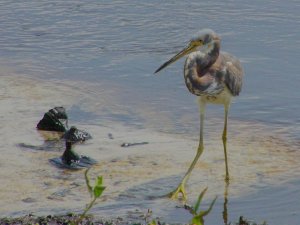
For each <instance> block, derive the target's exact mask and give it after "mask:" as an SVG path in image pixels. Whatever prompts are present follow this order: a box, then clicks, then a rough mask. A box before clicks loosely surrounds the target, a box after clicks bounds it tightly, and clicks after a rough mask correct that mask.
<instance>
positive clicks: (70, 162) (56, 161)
mask: <svg viewBox="0 0 300 225" xmlns="http://www.w3.org/2000/svg"><path fill="white" fill-rule="evenodd" d="M72 144H73V143H72V142H71V141H68V140H67V141H66V149H65V151H64V153H63V155H62V156H61V157H58V158H53V159H50V160H49V161H50V163H51V164H53V165H55V166H57V167H59V168H65V169H82V168H88V167H91V166H92V165H94V164H96V163H97V161H96V160H94V159H92V158H90V157H88V156H84V155H78V154H77V153H76V152H74V150H73V148H72Z"/></svg>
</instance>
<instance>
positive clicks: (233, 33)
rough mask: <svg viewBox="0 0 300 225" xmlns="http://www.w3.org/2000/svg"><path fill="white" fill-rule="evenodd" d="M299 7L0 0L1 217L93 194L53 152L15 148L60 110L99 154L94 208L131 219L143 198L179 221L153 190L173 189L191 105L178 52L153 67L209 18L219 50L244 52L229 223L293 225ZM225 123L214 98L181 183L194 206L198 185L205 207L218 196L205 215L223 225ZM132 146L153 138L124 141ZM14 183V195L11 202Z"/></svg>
mask: <svg viewBox="0 0 300 225" xmlns="http://www.w3.org/2000/svg"><path fill="white" fill-rule="evenodd" d="M299 8H300V4H299V3H298V1H292V0H290V1H285V2H282V1H279V0H278V1H275V0H274V1H264V2H263V3H262V2H261V1H254V2H253V1H252V2H251V3H246V2H236V1H227V2H223V1H214V2H211V1H207V2H202V3H199V2H198V1H189V2H188V3H185V2H169V3H161V2H159V1H157V2H153V1H152V2H151V3H149V2H147V1H137V2H133V1H131V2H130V3H128V2H125V1H124V2H123V1H114V2H105V1H103V2H98V1H90V2H89V3H86V2H81V1H72V2H61V1H52V2H48V1H31V2H30V3H26V4H24V3H22V2H11V1H2V2H1V7H0V18H1V23H0V31H1V38H0V53H1V54H0V59H1V63H0V66H1V67H0V76H1V78H0V79H1V84H0V85H1V92H0V104H1V124H2V126H1V128H0V132H1V136H2V138H3V140H4V141H3V144H2V145H1V147H0V151H1V154H2V155H3V156H2V157H1V161H0V166H1V172H0V180H1V192H0V196H1V198H0V200H1V204H0V205H1V207H0V212H1V214H5V215H20V214H22V213H26V212H29V211H37V212H39V213H46V212H61V211H62V210H66V211H69V210H79V209H81V208H82V206H83V205H84V204H85V202H86V201H85V200H87V199H88V195H87V193H86V190H85V187H84V181H83V174H82V172H80V171H79V172H70V171H63V170H59V169H57V168H54V167H52V166H50V165H49V164H48V159H49V158H53V157H57V156H58V152H57V151H48V152H41V151H34V150H32V149H23V148H20V147H19V144H20V143H26V144H31V145H36V146H40V145H42V144H43V143H44V140H45V139H47V138H49V137H48V136H47V135H49V134H47V135H46V136H47V137H45V134H44V133H38V132H37V131H36V130H35V125H36V123H37V122H38V121H39V119H41V117H42V115H43V113H45V112H46V111H47V110H48V109H50V108H51V107H54V106H58V105H63V106H65V107H66V108H67V110H68V114H69V116H70V121H71V123H73V125H78V127H80V128H85V129H86V130H88V131H89V132H90V133H91V134H92V135H93V136H94V139H93V140H92V141H89V142H87V143H86V144H84V145H81V146H78V147H76V150H77V151H79V152H82V153H84V154H86V155H89V156H92V157H94V158H95V159H97V160H98V161H100V162H101V163H100V164H99V166H96V167H95V168H94V170H93V172H92V174H94V175H96V174H103V176H104V178H105V182H107V186H108V190H107V193H106V194H105V196H104V202H103V204H99V206H98V207H96V208H95V209H94V212H95V214H100V215H103V216H109V215H116V216H117V215H121V214H124V215H125V216H128V215H129V214H130V215H132V214H133V215H135V214H137V216H138V215H139V213H140V212H136V211H135V210H136V209H139V210H141V212H144V211H146V209H147V208H148V207H150V208H153V211H154V213H155V214H156V215H159V216H161V217H162V218H164V219H165V220H166V221H173V222H184V221H187V219H188V218H189V216H188V215H187V213H186V212H184V210H183V209H176V208H175V207H174V206H175V205H180V204H179V203H177V202H170V201H169V200H167V199H155V200H153V199H152V200H149V196H148V195H149V193H151V195H152V192H154V195H156V194H157V193H158V194H161V193H166V192H167V191H169V190H170V189H171V188H172V187H174V186H175V185H176V183H177V182H178V181H179V179H180V177H181V176H182V175H183V173H184V172H185V170H186V168H187V167H188V164H189V163H190V161H191V159H192V158H193V157H194V153H195V148H196V146H197V141H198V129H199V119H198V107H197V105H196V101H195V97H194V96H192V95H190V94H189V93H188V91H187V90H186V88H185V85H184V81H183V79H182V66H183V60H182V61H180V62H178V63H176V64H174V65H172V66H171V67H169V68H168V69H167V70H165V71H163V72H162V73H161V74H160V75H159V76H154V75H153V72H154V71H155V69H157V67H158V66H159V65H161V63H162V62H164V61H165V60H166V59H168V58H169V57H170V56H171V55H172V54H174V53H175V52H176V51H178V50H180V49H181V48H182V47H183V46H184V45H185V44H186V41H187V40H189V38H190V37H191V35H192V34H193V33H195V32H196V31H197V30H198V29H201V28H204V27H210V28H212V29H214V30H215V31H217V32H218V33H219V34H220V35H221V36H222V48H223V50H225V51H228V52H231V53H233V54H235V55H236V56H238V57H239V58H240V59H241V61H242V63H243V66H244V69H245V74H246V76H245V81H244V86H243V91H242V94H241V96H239V97H238V98H237V99H236V100H235V102H234V104H233V105H232V108H231V112H230V121H229V136H228V141H229V148H230V153H229V160H230V172H231V174H232V176H233V181H232V183H231V184H230V186H229V190H228V192H229V195H228V206H227V207H228V216H229V218H228V221H236V220H237V219H238V216H239V215H240V214H242V215H244V216H246V217H247V216H248V217H250V218H253V219H255V220H261V221H262V220H267V221H270V224H295V223H296V222H297V221H299V218H300V213H299V211H300V209H299V205H300V204H299V202H300V200H299V197H298V196H297V194H296V193H297V191H299V189H300V187H299V182H298V181H297V179H299V174H300V173H299V172H300V171H299V168H298V162H299V156H300V152H299V150H298V149H299V137H300V135H299V134H300V132H299V125H300V120H299V111H300V104H299V101H300V97H299V94H298V83H299V81H300V80H299V79H300V78H299V76H298V67H299V66H298V64H297V59H298V58H299V50H300V49H299V48H300V47H299V46H300V45H299V40H300V39H299V37H300V29H299V28H300V26H299V25H300V15H299ZM175 18H176V19H175ZM222 118H223V109H222V108H221V107H219V106H211V107H209V109H208V113H207V122H206V124H205V152H204V154H203V157H201V160H200V162H201V163H198V165H197V166H198V167H197V168H196V169H195V170H197V172H194V173H193V175H192V177H191V179H190V182H189V186H188V192H189V196H190V201H192V199H196V197H197V195H198V193H199V191H200V190H202V189H203V188H204V187H206V186H208V187H209V190H208V193H207V196H206V198H205V199H206V200H207V204H208V203H209V200H211V199H212V198H213V197H214V196H215V195H218V196H219V198H218V200H217V203H216V206H215V209H214V210H213V212H212V213H211V215H209V216H208V217H207V224H221V223H222V220H223V219H222V210H223V200H222V199H223V198H224V196H223V193H224V182H223V176H224V171H223V167H224V163H223V154H222V152H223V150H222V144H221V140H220V138H219V137H220V136H221V131H222V124H223V121H222ZM109 133H111V134H112V135H113V136H114V139H113V140H112V139H109V137H108V134H109ZM52 138H53V137H52ZM141 141H148V142H149V145H145V146H136V147H132V148H128V149H123V148H121V147H120V145H121V144H122V143H123V142H141ZM58 146H59V143H58ZM8 159H9V161H8ZM137 172H139V173H137ZM294 180H296V181H294ZM12 190H13V191H14V198H11V199H7V198H6V196H7V195H8V194H9V193H11V191H12ZM274 196H278V197H277V198H276V197H274ZM26 199H27V200H26ZM2 203H3V204H2ZM128 211H130V212H133V213H130V212H128ZM179 211H180V213H178V212H179Z"/></svg>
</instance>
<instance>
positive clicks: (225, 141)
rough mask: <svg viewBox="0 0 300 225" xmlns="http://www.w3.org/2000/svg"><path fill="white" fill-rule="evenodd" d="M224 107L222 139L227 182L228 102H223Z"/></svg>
mask: <svg viewBox="0 0 300 225" xmlns="http://www.w3.org/2000/svg"><path fill="white" fill-rule="evenodd" d="M224 109H225V117H224V130H223V135H222V139H223V147H224V155H225V169H226V176H225V181H226V182H229V172H228V160H227V118H228V110H229V104H225V105H224Z"/></svg>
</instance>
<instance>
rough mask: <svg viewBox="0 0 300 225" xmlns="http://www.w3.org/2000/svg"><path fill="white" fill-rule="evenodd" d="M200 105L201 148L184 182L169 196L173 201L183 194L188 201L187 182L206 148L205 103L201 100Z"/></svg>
mask: <svg viewBox="0 0 300 225" xmlns="http://www.w3.org/2000/svg"><path fill="white" fill-rule="evenodd" d="M199 104H200V140H199V146H198V150H197V154H196V156H195V158H194V160H193V162H192V163H191V165H190V167H189V169H188V171H187V172H186V174H185V175H184V177H183V179H182V181H181V182H180V184H179V185H178V187H177V188H176V189H175V190H174V191H172V192H171V193H170V194H169V196H170V197H171V198H172V199H177V198H178V194H179V193H181V194H182V198H183V199H184V200H186V193H185V184H186V182H187V180H188V179H189V177H190V175H191V172H192V170H193V169H194V167H195V165H196V163H197V161H198V159H199V158H200V156H201V154H202V152H203V148H204V146H203V123H204V115H205V103H204V102H202V101H201V100H200V103H199Z"/></svg>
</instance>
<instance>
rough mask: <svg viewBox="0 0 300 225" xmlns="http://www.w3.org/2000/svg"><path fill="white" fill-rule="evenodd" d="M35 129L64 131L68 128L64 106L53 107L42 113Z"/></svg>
mask: <svg viewBox="0 0 300 225" xmlns="http://www.w3.org/2000/svg"><path fill="white" fill-rule="evenodd" d="M37 129H39V130H47V131H59V132H65V131H66V130H67V129H68V116H67V113H66V110H65V108H64V107H61V106H60V107H54V108H53V109H50V110H49V111H48V112H46V113H45V114H44V117H43V118H42V119H41V120H40V121H39V122H38V124H37Z"/></svg>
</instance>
